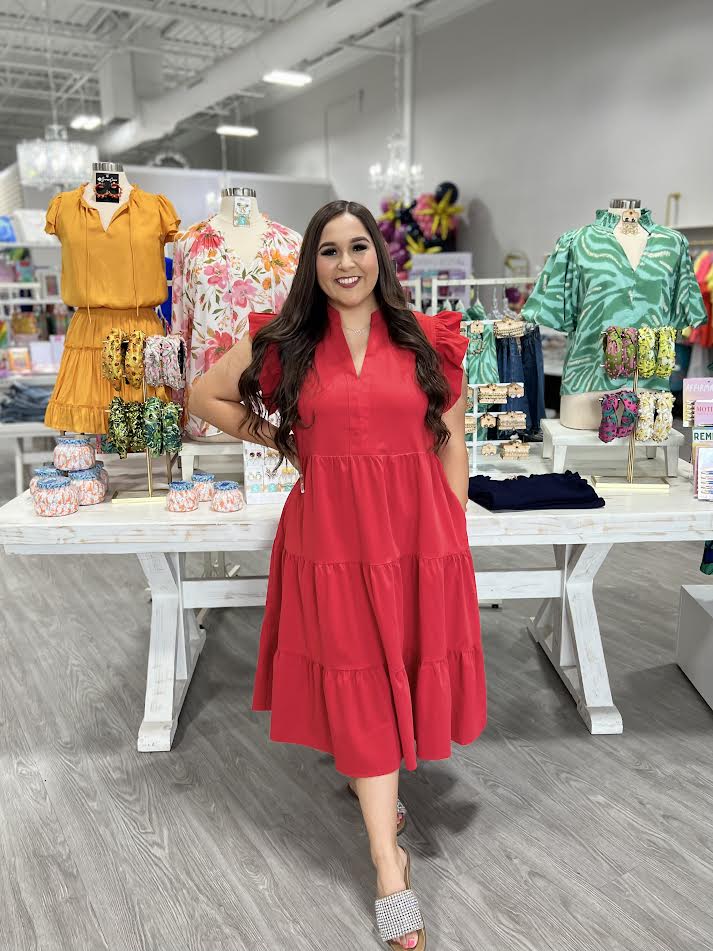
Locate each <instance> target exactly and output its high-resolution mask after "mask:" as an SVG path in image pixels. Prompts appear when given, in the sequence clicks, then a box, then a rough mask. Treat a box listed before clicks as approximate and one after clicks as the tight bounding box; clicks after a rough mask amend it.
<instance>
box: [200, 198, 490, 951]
mask: <svg viewBox="0 0 713 951" xmlns="http://www.w3.org/2000/svg"><path fill="white" fill-rule="evenodd" d="M459 321H460V316H459V315H458V314H455V313H442V314H438V315H436V316H434V317H427V316H424V315H423V314H418V313H414V312H412V311H411V310H409V308H408V307H407V304H406V300H405V298H404V294H403V291H402V289H401V286H400V284H399V283H398V281H397V280H396V277H395V275H394V269H393V265H392V263H391V261H390V259H389V257H388V252H387V249H386V246H385V244H384V241H383V239H382V237H381V234H380V232H379V230H378V227H377V224H376V221H375V220H374V218H373V216H372V215H371V213H370V212H369V211H368V210H367V209H366V208H364V207H363V206H362V205H359V204H356V203H354V202H345V201H335V202H331V203H330V204H328V205H325V206H324V207H323V208H321V209H320V210H319V211H318V212H317V213H316V214H315V215H314V217H313V218H312V220H311V222H310V223H309V225H308V227H307V230H306V232H305V236H304V241H303V244H302V249H301V253H300V261H299V266H298V268H297V273H296V275H295V278H294V282H293V284H292V289H291V291H290V294H289V296H288V298H287V300H286V302H285V304H284V306H283V308H282V311H281V313H280V314H279V315H278V316H275V315H274V314H252V315H251V317H250V334H249V335H247V334H246V335H245V337H244V338H243V339H242V340H240V341H239V342H238V343H237V344H236V345H235V346H234V347H233V348H232V349H231V350H230V351H229V352H228V353H227V354H225V356H224V357H223V358H222V359H221V360H220V361H219V362H218V363H217V364H215V365H214V366H213V367H212V368H211V369H210V370H209V371H208V372H207V373H206V374H205V375H204V376H203V377H202V378H201V379H200V380H199V381H198V383H197V384H196V386H195V388H194V389H193V391H192V393H191V398H190V412H191V413H193V414H195V415H197V416H199V417H201V418H203V419H205V420H207V421H208V422H209V423H212V424H213V425H214V426H217V427H218V428H219V429H221V430H223V431H224V432H227V433H230V434H231V435H234V436H237V437H238V438H246V439H250V440H252V441H255V442H259V443H262V444H264V445H266V446H271V447H273V448H276V449H277V450H279V451H280V452H281V453H282V454H284V456H286V457H287V458H289V459H291V460H292V461H293V462H294V464H295V465H296V466H297V468H298V469H299V471H300V481H299V482H298V483H297V485H295V487H294V488H293V490H292V492H291V493H290V496H289V498H288V500H287V502H286V503H285V507H284V510H283V513H282V517H281V519H280V524H279V527H278V530H277V535H276V537H275V542H274V545H273V549H272V556H271V564H270V577H269V582H268V592H267V604H266V608H265V616H264V621H263V626H262V632H261V636H260V647H259V655H258V661H257V672H256V676H255V684H254V695H253V702H252V709H253V710H271V711H272V714H271V722H270V738H271V739H272V740H276V741H281V742H286V743H299V744H303V745H306V746H309V747H313V748H315V749H318V750H322V751H324V752H327V753H330V754H332V755H333V756H334V761H335V768H336V769H337V770H338V771H339V772H341V773H343V774H345V775H346V776H349V777H351V781H350V783H349V786H350V788H351V790H352V791H353V792H354V793H355V795H356V796H357V797H358V800H359V803H360V805H361V809H362V813H363V817H364V820H365V824H366V828H367V832H368V836H369V844H370V851H371V858H372V862H373V864H374V866H375V869H376V872H377V902H376V912H377V924H378V927H379V932H380V935H381V937H382V938H384V940H387V941H388V942H389V943H390V944H391V945H392V947H394V948H401V947H406V948H408V947H410V948H418V949H419V951H421V949H422V948H423V947H424V946H425V929H424V928H423V927H422V920H421V916H420V913H419V910H418V902H417V899H416V897H415V895H414V894H413V892H411V890H410V884H409V856H408V853H407V852H406V851H405V850H404V849H402V848H399V846H398V845H397V841H396V834H397V832H398V831H400V828H399V827H400V826H402V825H403V815H402V814H401V812H402V807H401V810H399V809H398V807H400V805H401V804H400V801H399V800H398V779H399V770H400V767H401V765H402V763H403V765H404V767H405V768H406V769H408V770H415V769H416V766H417V761H418V759H421V760H438V759H447V758H448V757H449V756H450V754H451V742H452V741H455V742H456V743H459V744H467V743H471V742H472V741H473V740H474V739H476V737H477V736H478V735H479V734H480V733H481V732H482V730H483V728H484V726H485V720H486V703H485V674H484V667H483V655H482V649H481V640H480V624H479V615H478V602H477V595H476V589H475V579H474V573H473V566H472V560H471V555H470V549H469V546H468V538H467V533H466V520H465V507H466V503H467V488H468V464H467V451H466V447H465V436H464V427H465V421H464V413H465V382H464V380H463V371H462V360H463V356H464V354H465V350H466V347H467V340H466V339H465V337H463V336H461V335H460V333H459ZM236 381H239V383H238V385H237V386H236ZM265 408H266V409H267V410H268V411H269V412H270V413H272V412H275V411H277V412H279V414H280V415H279V424H278V425H277V426H275V425H273V424H272V423H270V422H268V421H267V420H266V419H265ZM395 814H396V817H397V823H396V824H395V823H394V815H395ZM399 929H401V930H399Z"/></svg>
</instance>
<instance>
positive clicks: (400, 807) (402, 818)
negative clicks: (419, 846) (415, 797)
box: [347, 783, 406, 835]
mask: <svg viewBox="0 0 713 951" xmlns="http://www.w3.org/2000/svg"><path fill="white" fill-rule="evenodd" d="M347 792H348V793H351V795H352V796H354V798H355V799H356V800H357V801H358V800H359V797H358V796H357V794H356V793H355V792H354V790H353V789H352V787H351V786H350V785H349V783H347ZM396 815H397V816H398V819H397V820H396V835H401V833H402V832H403V831H404V829H405V828H406V806H404V804H403V803H402V802H401V800H400V799H397V800H396Z"/></svg>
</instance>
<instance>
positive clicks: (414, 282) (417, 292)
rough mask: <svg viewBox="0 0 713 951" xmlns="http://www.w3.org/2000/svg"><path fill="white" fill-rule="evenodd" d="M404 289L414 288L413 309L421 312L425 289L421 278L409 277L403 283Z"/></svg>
mask: <svg viewBox="0 0 713 951" xmlns="http://www.w3.org/2000/svg"><path fill="white" fill-rule="evenodd" d="M400 283H401V286H402V287H409V288H413V309H414V310H417V311H419V312H420V311H421V307H422V306H423V287H422V285H421V278H420V277H409V278H407V279H406V280H405V281H401V282H400Z"/></svg>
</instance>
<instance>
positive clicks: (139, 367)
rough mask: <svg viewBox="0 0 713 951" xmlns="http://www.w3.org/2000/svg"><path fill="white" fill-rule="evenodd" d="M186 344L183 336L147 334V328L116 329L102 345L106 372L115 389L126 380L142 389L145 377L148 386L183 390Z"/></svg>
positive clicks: (103, 372)
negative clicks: (145, 331) (127, 330)
mask: <svg viewBox="0 0 713 951" xmlns="http://www.w3.org/2000/svg"><path fill="white" fill-rule="evenodd" d="M185 364H186V346H185V344H184V342H183V337H180V336H179V335H178V334H171V335H169V336H167V337H161V336H158V335H156V336H150V337H147V336H146V334H145V333H144V332H143V330H133V331H131V333H128V334H126V333H124V332H123V331H122V330H120V329H118V328H113V329H112V330H110V331H109V333H108V334H107V336H106V337H105V338H104V343H103V345H102V375H103V376H104V377H106V379H107V380H110V381H111V385H112V386H113V387H114V389H115V390H121V387H122V386H123V384H124V383H125V382H126V383H128V384H129V385H130V386H133V387H134V388H135V389H140V388H141V386H142V384H143V382H144V379H145V380H146V384H147V385H148V386H153V387H157V386H161V385H162V384H163V385H165V386H170V387H171V389H174V390H180V389H182V388H183V386H184V373H185Z"/></svg>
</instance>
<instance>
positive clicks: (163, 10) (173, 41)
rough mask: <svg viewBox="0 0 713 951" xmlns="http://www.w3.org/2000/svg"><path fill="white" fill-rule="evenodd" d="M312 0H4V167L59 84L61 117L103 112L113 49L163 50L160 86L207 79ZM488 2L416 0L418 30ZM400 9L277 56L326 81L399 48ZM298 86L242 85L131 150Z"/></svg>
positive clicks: (196, 134) (43, 116) (176, 142)
mask: <svg viewBox="0 0 713 951" xmlns="http://www.w3.org/2000/svg"><path fill="white" fill-rule="evenodd" d="M312 2H313V0H242V2H236V0H180V2H173V0H153V2H146V0H0V167H1V166H4V165H7V164H9V163H11V162H13V161H14V158H15V154H14V153H15V144H16V142H17V141H18V140H19V139H23V138H28V137H34V136H41V135H42V134H43V132H44V127H45V126H46V125H48V124H49V123H50V122H51V121H52V108H51V101H52V90H53V89H54V101H55V105H56V111H57V115H58V119H59V121H60V123H62V124H67V125H68V124H69V121H70V120H71V118H72V117H73V116H75V115H76V114H77V113H80V112H83V113H96V114H100V113H101V108H100V97H99V79H98V70H99V69H100V67H101V66H102V65H103V64H104V63H105V62H106V60H107V59H108V57H109V56H110V54H111V53H112V52H113V51H115V50H117V49H118V50H132V51H135V52H143V53H149V54H151V55H156V56H157V57H160V61H161V66H162V74H163V90H158V92H164V93H165V92H168V91H169V90H171V89H177V88H180V87H182V86H186V85H188V86H190V85H191V84H192V83H194V82H197V81H198V80H199V79H200V77H201V76H202V74H203V72H204V71H205V70H206V69H208V68H209V67H211V66H212V65H213V64H215V63H216V61H218V60H220V59H222V58H224V57H226V56H228V55H229V54H231V53H234V52H236V51H239V50H240V48H241V47H242V46H244V45H246V44H248V43H250V42H251V41H253V40H255V39H256V38H257V37H258V36H260V35H262V34H264V33H266V32H269V31H271V30H273V29H274V28H275V27H276V26H278V25H279V24H280V23H282V22H284V21H286V20H290V19H291V18H292V17H294V16H295V15H297V14H298V13H301V12H302V11H303V10H305V9H306V8H307V7H309V6H310V5H311V3H312ZM335 2H337V0H335ZM341 2H348V3H350V4H351V3H352V2H358V0H341ZM484 2H488V0H421V2H419V3H416V6H415V10H416V12H417V20H416V29H417V32H423V31H425V30H427V29H430V28H431V27H432V26H434V25H436V24H438V23H441V22H444V21H445V20H448V19H451V18H453V17H456V16H458V15H460V14H461V13H463V12H465V11H466V10H468V9H472V8H474V7H477V6H480V5H482V3H484ZM45 12H46V15H45ZM399 19H400V18H399V17H398V16H397V17H395V18H389V20H388V21H387V22H386V23H383V24H379V26H378V27H377V28H375V29H371V30H370V31H369V32H368V33H367V34H363V35H359V36H354V37H350V39H349V40H348V41H346V42H344V43H341V44H340V45H339V46H338V47H334V46H332V47H331V48H325V49H324V51H323V53H322V54H321V55H320V56H319V57H316V58H314V59H312V60H311V61H309V62H305V61H300V60H299V59H296V60H295V62H291V63H282V64H275V66H282V67H283V68H285V67H287V68H300V67H302V68H308V69H309V70H310V72H312V73H313V75H314V78H315V81H317V82H318V81H325V80H327V79H328V78H329V76H330V75H333V74H334V73H336V72H342V71H343V70H344V69H346V68H348V67H349V66H351V65H354V64H355V63H357V62H359V61H360V60H363V59H364V58H368V57H371V56H373V55H378V53H376V54H375V53H374V50H379V49H383V50H385V51H388V50H391V49H392V48H393V37H394V34H395V31H396V29H398V20H399ZM296 55H299V53H297V54H296ZM50 64H51V74H50V70H49V65H50ZM295 94H298V93H294V92H290V93H285V92H284V91H282V90H277V91H276V90H275V88H274V87H269V86H267V85H266V84H264V83H261V82H260V83H256V84H255V85H254V86H251V87H250V88H249V89H245V90H236V93H235V94H233V95H231V96H230V97H228V98H227V99H223V100H222V101H221V102H216V103H215V104H213V105H212V106H211V107H209V108H208V109H207V110H205V111H204V112H202V113H200V114H198V115H194V116H192V117H191V120H190V123H182V124H181V125H179V126H178V127H177V128H176V130H175V132H174V133H172V134H171V135H170V136H166V137H165V138H164V139H162V140H156V141H154V142H152V143H145V144H144V145H143V146H142V147H140V148H138V149H136V150H134V151H133V152H132V153H131V154H130V155H128V156H126V157H127V158H128V159H130V160H132V161H143V160H145V159H146V158H148V157H149V156H151V155H153V154H155V153H156V152H157V151H158V150H159V149H166V148H168V149H180V147H181V146H182V145H183V146H185V145H186V144H187V143H188V142H189V141H196V139H198V138H200V137H202V136H204V135H207V134H209V133H211V132H212V131H213V129H214V128H215V124H216V123H215V117H216V116H217V115H220V116H224V117H227V118H230V119H232V118H234V117H235V116H236V114H237V113H238V112H239V111H241V110H242V112H243V113H244V112H246V111H252V110H253V109H254V108H255V107H258V108H263V107H264V106H265V105H269V103H270V102H271V101H272V100H273V99H278V98H284V96H285V95H295ZM189 126H190V128H189ZM70 134H71V135H73V136H74V137H77V138H79V137H85V138H91V136H89V135H86V134H85V135H84V136H82V135H81V134H79V133H70ZM99 134H100V133H97V137H98V135H99Z"/></svg>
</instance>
